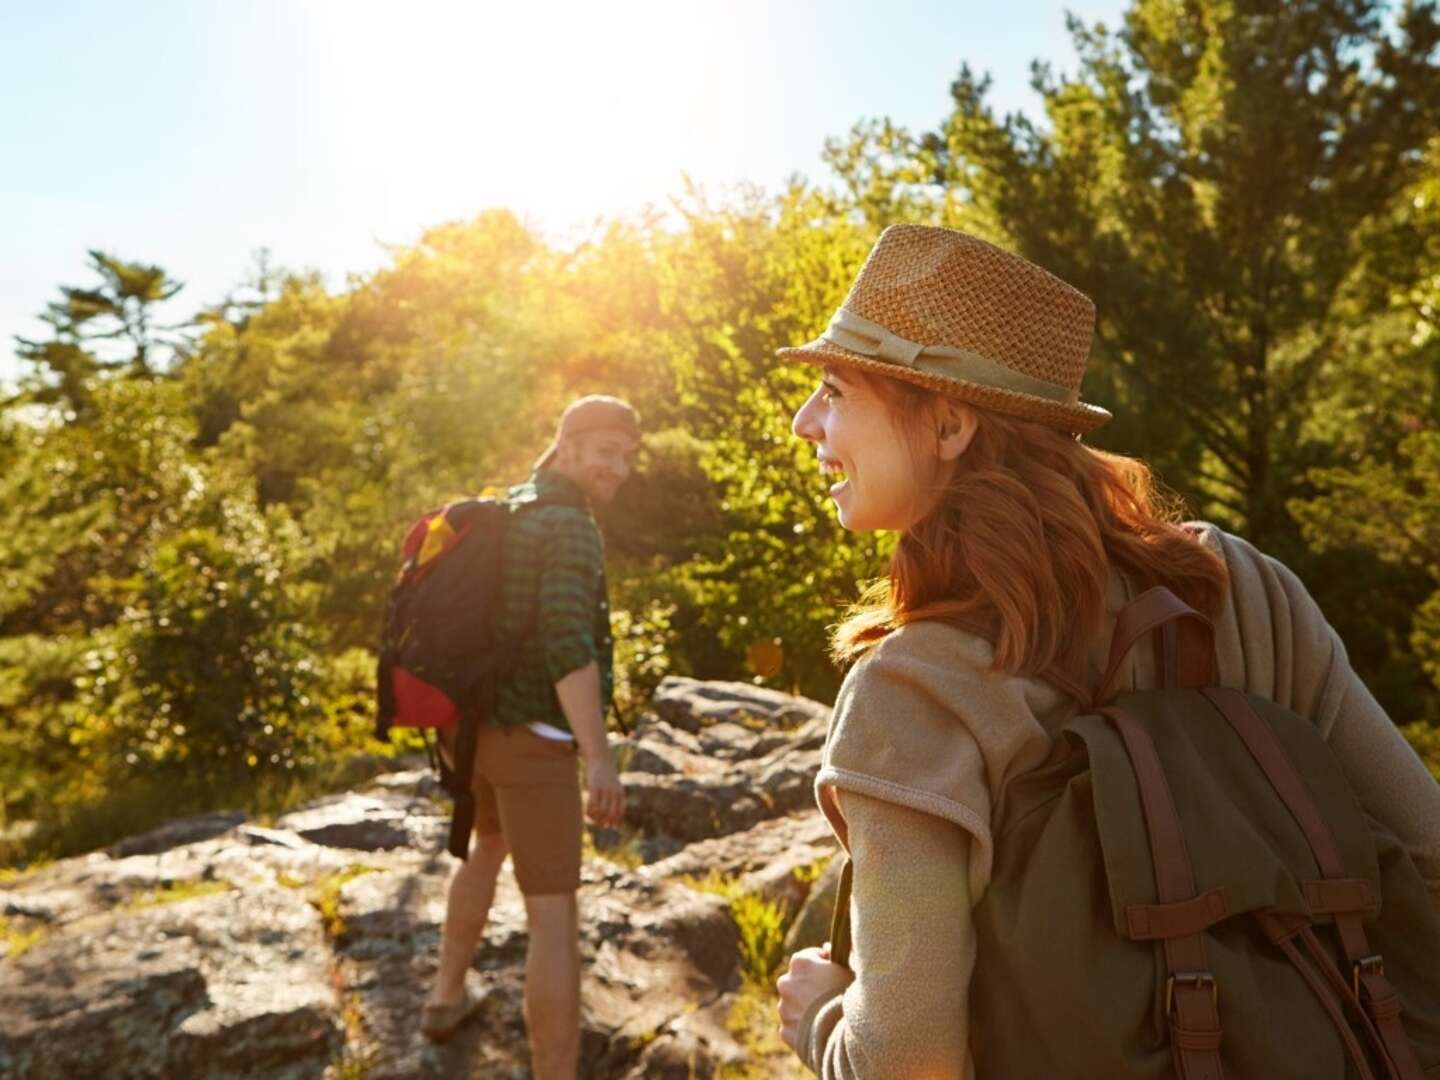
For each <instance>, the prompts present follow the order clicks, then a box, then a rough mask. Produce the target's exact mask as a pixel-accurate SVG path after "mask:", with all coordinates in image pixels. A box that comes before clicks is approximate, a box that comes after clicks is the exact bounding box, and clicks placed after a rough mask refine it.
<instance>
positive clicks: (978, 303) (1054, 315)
mask: <svg viewBox="0 0 1440 1080" xmlns="http://www.w3.org/2000/svg"><path fill="white" fill-rule="evenodd" d="M1094 326H1095V305H1094V304H1092V303H1091V302H1090V299H1089V298H1088V297H1086V296H1085V295H1083V294H1082V293H1080V292H1078V291H1077V290H1075V289H1073V288H1071V287H1070V286H1069V285H1067V284H1065V282H1063V281H1061V280H1060V279H1059V278H1057V277H1055V276H1054V275H1053V274H1050V273H1047V272H1046V271H1044V270H1042V269H1040V267H1038V266H1036V265H1035V264H1034V263H1031V262H1027V261H1026V260H1024V259H1022V258H1021V257H1020V256H1018V255H1014V254H1012V253H1010V252H1008V251H1004V250H1002V249H1001V248H998V247H996V246H995V245H994V244H987V243H986V242H985V241H984V240H980V239H978V238H976V237H974V236H970V235H968V234H966V233H962V232H957V231H955V230H954V229H941V228H936V227H933V226H927V225H892V226H890V227H889V228H888V229H886V230H885V231H884V232H883V233H881V234H880V239H879V240H877V241H876V242H875V246H874V247H873V248H872V249H871V250H870V257H869V258H867V259H866V260H865V265H864V266H863V267H862V268H861V269H860V276H859V277H857V278H856V279H855V284H854V285H853V286H852V287H851V289H850V295H849V296H847V297H846V298H845V303H844V304H843V305H842V306H841V308H840V310H839V311H837V312H836V313H835V317H834V318H833V319H831V320H830V325H829V326H828V327H827V328H826V329H825V332H824V333H823V334H821V335H820V336H819V337H818V338H816V339H815V340H814V341H811V342H809V343H807V344H805V345H801V346H798V347H796V348H788V349H780V350H779V351H778V353H777V355H778V356H780V357H781V358H782V359H786V360H803V361H805V362H807V363H811V364H842V365H846V366H849V367H855V368H861V369H863V370H865V371H871V372H875V373H877V374H880V375H888V376H890V377H891V378H895V379H904V380H905V381H906V382H912V383H918V384H919V385H920V386H925V387H929V388H930V389H932V390H937V391H939V392H940V393H942V394H946V395H948V396H950V397H954V398H959V399H960V400H962V401H967V402H970V403H971V404H974V405H979V406H980V407H982V408H986V409H993V410H994V411H995V412H1000V413H1006V414H1007V415H1010V416H1018V417H1021V418H1023V419H1026V420H1035V421H1038V422H1039V423H1042V424H1045V425H1048V426H1049V427H1054V428H1059V429H1061V430H1063V431H1069V432H1075V433H1081V432H1086V431H1091V430H1093V429H1095V428H1097V427H1099V426H1100V425H1101V424H1103V423H1105V422H1106V421H1107V420H1109V419H1110V413H1109V412H1107V411H1106V410H1105V409H1102V408H1100V407H1099V406H1098V405H1088V404H1086V403H1085V402H1083V401H1081V400H1080V380H1081V379H1082V378H1083V377H1084V375H1085V362H1086V360H1087V358H1088V357H1089V355H1090V338H1091V335H1092V333H1093V331H1094Z"/></svg>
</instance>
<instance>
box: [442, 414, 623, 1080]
mask: <svg viewBox="0 0 1440 1080" xmlns="http://www.w3.org/2000/svg"><path fill="white" fill-rule="evenodd" d="M639 444H640V425H639V421H638V418H637V417H636V414H635V411H634V409H632V408H631V407H630V406H629V405H628V404H626V403H625V402H623V401H620V400H619V399H617V398H613V397H601V396H592V397H584V398H581V399H580V400H578V401H576V402H574V403H573V404H571V405H570V407H569V408H567V409H566V410H565V412H564V414H563V415H562V416H561V418H560V425H559V429H558V431H557V432H556V435H555V439H554V441H553V442H552V443H551V445H550V447H549V449H547V450H546V452H545V453H544V454H543V455H542V456H541V457H540V459H539V460H538V461H537V462H536V464H535V471H534V473H533V474H532V475H531V477H530V480H529V481H528V482H527V483H525V484H522V485H520V486H518V487H516V488H513V489H512V490H511V492H510V499H511V501H512V503H514V504H516V506H517V510H516V513H515V517H514V519H513V521H512V523H511V526H510V530H509V535H508V537H507V539H506V547H505V554H504V560H503V563H502V570H503V578H502V582H501V588H500V601H499V606H498V608H497V610H496V618H497V620H498V623H497V630H498V631H499V635H500V640H522V639H523V644H522V646H521V649H520V658H519V662H518V664H517V665H516V667H515V669H514V671H513V673H512V674H511V675H509V676H508V677H507V678H506V680H505V681H504V682H503V683H502V684H501V685H500V687H499V689H498V692H497V695H496V707H495V715H494V717H493V718H492V719H493V722H492V723H490V724H482V725H481V729H480V734H479V739H478V743H477V749H476V755H475V778H474V781H473V790H474V792H475V801H476V820H475V832H476V841H475V844H474V846H473V850H472V852H471V854H470V858H469V859H468V860H466V861H464V862H462V863H461V864H460V865H459V866H458V867H457V868H456V870H455V875H454V877H453V878H452V879H451V882H450V893H449V900H448V906H447V910H446V916H445V928H444V933H443V937H442V940H441V948H440V968H439V972H438V974H437V977H436V984H435V988H434V990H433V991H432V993H431V995H430V999H429V1001H428V1002H427V1003H426V1005H425V1010H424V1017H423V1022H422V1026H423V1028H424V1030H425V1033H426V1034H427V1035H428V1036H430V1037H431V1038H432V1039H436V1040H440V1041H443V1040H444V1039H446V1038H448V1037H449V1036H450V1034H451V1033H452V1032H453V1031H454V1030H455V1028H456V1027H458V1026H459V1025H460V1023H461V1022H462V1021H463V1020H464V1019H465V1017H466V1016H467V1015H468V1013H469V1012H470V1011H471V1008H472V1007H473V1005H474V1001H473V999H472V998H471V996H470V995H469V994H468V993H467V991H466V989H465V973H466V971H467V970H468V969H469V967H470V963H471V961H472V959H473V957H474V952H475V947H476V946H477V944H478V943H479V941H480V937H481V934H482V933H483V931H484V929H485V921H486V918H487V917H488V915H489V910H490V904H491V901H492V900H493V898H494V895H495V880H496V876H497V874H498V873H499V870H500V865H501V863H502V862H504V860H505V857H506V855H507V854H508V855H510V856H511V858H512V860H513V863H514V868H515V877H516V880H517V882H518V883H519V886H520V891H521V893H522V894H523V895H524V898H525V913H526V917H527V920H528V922H529V928H530V944H529V952H528V954H527V956H526V961H525V1024H526V1027H527V1029H528V1031H529V1035H530V1047H531V1054H532V1058H533V1069H534V1075H535V1076H536V1078H537V1080H549V1078H551V1077H554V1078H560V1077H563V1078H564V1080H574V1078H575V1074H576V1070H577V1067H578V1058H579V1048H580V944H579V920H578V916H577V911H576V904H575V892H576V890H577V889H578V888H579V885H580V830H581V827H582V823H581V812H580V792H579V789H578V784H577V778H576V775H577V769H576V764H575V755H576V752H577V750H578V752H579V754H580V756H581V757H582V758H583V759H584V762H585V787H586V807H585V812H586V816H588V817H589V819H590V820H591V821H593V822H595V823H596V824H597V825H617V824H619V822H620V820H621V818H622V816H623V814H624V809H625V792H624V789H623V788H622V787H621V785H620V777H619V774H618V773H617V772H616V770H615V764H614V762H613V760H612V759H611V756H610V749H609V745H608V743H607V741H606V736H605V713H606V711H607V709H608V706H609V702H610V695H611V687H612V669H611V658H612V646H611V639H610V626H609V621H610V610H609V605H608V603H607V599H606V593H605V574H604V563H603V559H602V549H601V541H600V531H599V529H598V528H597V527H596V524H595V519H594V517H593V516H592V515H591V507H594V506H598V505H603V504H604V503H607V502H609V501H610V499H611V498H612V497H613V496H614V495H615V491H616V489H618V488H619V487H620V485H621V484H622V483H623V482H624V481H625V478H626V477H627V476H628V475H629V473H630V466H631V462H632V460H633V458H634V454H635V450H636V448H637V447H638V446H639ZM525 503H535V504H536V505H534V506H531V507H529V508H526V507H525V506H524V505H523V504H525ZM527 635H528V636H527Z"/></svg>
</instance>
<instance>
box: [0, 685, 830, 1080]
mask: <svg viewBox="0 0 1440 1080" xmlns="http://www.w3.org/2000/svg"><path fill="white" fill-rule="evenodd" d="M827 719H828V711H827V710H826V709H825V707H824V706H822V705H819V704H817V703H815V702H811V701H806V700H803V699H799V698H793V697H788V696H786V695H783V694H778V693H775V692H773V691H767V690H760V689H757V688H755V687H753V686H748V685H746V684H738V683H701V682H696V681H694V680H689V679H667V680H666V681H665V683H664V684H662V686H661V688H660V690H659V691H658V692H657V694H656V697H655V700H654V711H653V713H652V714H650V715H647V716H646V717H645V719H644V720H643V722H642V723H641V724H640V725H639V727H638V728H637V731H636V733H635V735H634V736H633V737H632V738H631V739H630V740H629V743H628V744H627V746H626V747H625V748H624V750H623V751H622V763H623V764H624V767H625V770H626V771H625V774H624V780H625V784H626V787H627V790H628V792H629V805H628V810H627V816H626V824H625V827H624V828H623V829H621V830H618V831H615V830H605V831H598V832H597V833H596V834H595V835H594V836H593V837H592V843H591V848H592V850H591V851H589V852H588V853H587V858H586V862H585V866H584V872H583V884H582V887H581V892H580V908H581V920H582V928H581V938H582V945H581V947H582V951H583V953H584V960H585V966H584V985H583V988H582V995H583V1000H584V1016H583V1021H582V1022H583V1049H582V1070H581V1073H582V1075H583V1076H586V1077H599V1078H608V1077H627V1078H628V1077H676V1078H684V1077H692V1076H693V1077H719V1076H735V1077H739V1076H753V1077H762V1076H784V1075H793V1074H794V1065H793V1064H792V1063H791V1062H790V1061H787V1060H786V1059H785V1058H784V1057H783V1055H782V1056H775V1057H765V1056H764V1055H765V1053H766V1052H767V1051H768V1052H774V1051H775V1050H776V1046H775V1043H774V1040H773V1038H770V1039H769V1043H768V1046H767V1045H766V1044H765V1040H764V1039H763V1038H758V1037H757V1035H756V1032H757V1031H763V1030H767V1029H768V1026H769V1024H770V1023H771V1021H770V1020H769V1019H768V1017H766V1016H764V1015H763V1010H757V1006H756V1001H757V1000H759V1001H761V1003H762V1005H763V995H761V994H759V993H757V991H755V990H754V989H753V988H751V989H746V985H747V984H746V980H745V974H746V972H747V971H753V969H754V968H755V967H756V966H757V963H758V962H757V960H756V957H757V955H758V956H763V955H765V954H767V952H769V953H773V952H775V950H774V947H773V946H774V938H773V935H774V934H775V933H776V932H777V931H776V926H775V922H776V920H782V925H781V926H780V929H781V930H783V929H784V926H785V925H789V928H790V929H789V932H790V935H791V939H790V940H789V941H787V942H786V946H787V949H793V948H795V947H799V945H801V944H808V943H812V942H816V941H818V940H819V939H820V938H822V937H823V936H824V935H825V931H826V929H827V925H828V903H829V901H828V897H827V896H826V895H823V894H825V893H826V891H827V889H828V888H829V887H830V883H831V881H832V879H833V877H834V874H833V872H830V873H822V870H823V868H824V867H825V866H826V864H827V863H828V862H829V861H830V857H831V855H832V854H833V852H834V841H833V840H832V838H831V837H830V834H829V831H828V829H827V828H826V827H825V824H824V822H823V820H822V819H821V818H820V816H819V814H818V812H817V811H815V810H814V808H813V801H812V797H811V794H810V790H811V782H812V780H813V778H814V775H815V770H816V768H817V765H818V759H819V749H820V745H821V742H822V739H823V736H824V730H825V724H826V722H827ZM447 814H448V808H447V807H446V806H445V805H444V804H443V802H442V801H437V792H436V788H435V785H434V782H433V780H432V778H431V777H430V775H429V773H428V771H426V770H424V769H413V770H409V771H404V772H396V773H391V774H389V775H386V776H382V777H380V778H378V779H377V780H376V781H374V782H373V783H372V784H370V785H368V786H367V787H365V788H364V789H363V790H357V791H351V792H345V793H342V794H337V795H334V796H330V797H327V798H324V799H320V800H317V801H316V802H314V803H311V804H309V805H307V806H305V807H302V808H300V809H298V810H296V811H295V812H293V813H290V814H287V815H285V816H283V817H280V818H279V819H277V820H275V821H272V822H268V823H265V824H261V823H258V822H254V821H247V820H246V819H245V817H244V815H242V814H238V813H232V814H225V813H219V814H210V815H205V816H203V817H198V818H187V819H184V820H180V821H175V822H172V823H171V824H169V825H167V826H166V827H164V828H162V829H159V830H156V831H154V832H151V833H147V834H145V835H143V836H136V837H132V838H130V839H128V840H126V841H124V842H122V843H120V844H117V845H115V846H114V847H113V848H111V849H109V850H107V851H104V852H95V853H92V854H89V855H84V856H79V857H76V858H72V859H66V860H64V861H61V862H57V863H54V864H52V865H50V866H47V867H44V868H42V869H39V870H36V871H33V872H30V873H27V874H24V875H21V876H19V877H17V878H15V879H13V880H11V881H9V882H8V883H6V884H5V885H4V886H3V887H0V916H3V920H0V928H3V930H4V933H3V934H0V957H3V959H0V1076H6V1077H9V1076H16V1077H22V1076H23V1077H27V1078H35V1080H42V1078H50V1077H56V1078H65V1080H72V1078H75V1077H102V1076H104V1077H110V1076H115V1077H201V1076H203V1077H240V1076H265V1077H281V1078H286V1077H294V1078H300V1077H328V1078H352V1077H376V1078H379V1077H428V1076H433V1077H495V1078H505V1077H524V1076H526V1075H528V1067H527V1060H528V1054H527V1051H526V1048H525V1038H524V1028H523V1022H522V1019H521V1006H520V1001H521V985H522V969H523V960H524V954H525V943H526V930H525V918H524V909H523V905H522V903H521V898H520V894H519V892H518V891H517V890H516V887H515V883H514V879H513V877H512V876H511V875H510V872H509V868H508V866H507V868H506V869H505V870H504V871H503V872H502V874H501V879H500V885H499V890H498V893H497V896H496V901H495V907H494V909H493V911H492V916H491V921H490V924H489V927H488V929H487V931H486V935H485V942H484V945H483V946H482V948H481V949H480V950H479V952H478V954H477V957H476V961H475V965H474V967H475V970H474V971H473V972H472V973H471V976H470V978H471V981H472V987H473V989H474V990H475V991H476V992H477V993H478V994H479V995H480V996H481V997H482V999H483V1000H482V1003H481V1006H480V1008H479V1009H478V1010H477V1013H476V1015H475V1017H474V1018H473V1019H472V1020H471V1021H470V1022H469V1023H467V1024H466V1025H465V1026H464V1027H463V1028H462V1029H461V1030H460V1032H459V1033H457V1035H456V1037H455V1038H454V1039H453V1040H452V1041H451V1042H449V1043H448V1044H446V1045H445V1046H443V1047H437V1046H433V1045H431V1044H429V1043H428V1042H426V1040H425V1039H424V1038H423V1037H421V1036H420V1034H419V1032H418V1030H417V1019H418V1007H419V1003H420V1001H421V999H422V998H423V997H424V994H425V992H426V989H427V987H428V984H429V981H430V979H431V976H432V974H433V972H434V968H435V957H436V950H437V944H438V941H439V933H440V924H441V921H442V919H443V915H444V896H445V886H446V882H447V879H448V874H449V871H450V868H451V865H452V860H451V859H450V857H449V856H448V855H446V854H444V853H443V850H442V849H443V845H444V836H445V829H446V826H447V822H448V818H447ZM742 901H743V902H742ZM767 935H768V936H767Z"/></svg>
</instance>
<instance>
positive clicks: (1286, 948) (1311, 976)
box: [1255, 912, 1375, 1080]
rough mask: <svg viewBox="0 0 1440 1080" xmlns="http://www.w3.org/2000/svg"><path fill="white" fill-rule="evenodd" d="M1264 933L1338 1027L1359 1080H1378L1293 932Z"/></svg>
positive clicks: (1261, 916)
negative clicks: (1297, 944)
mask: <svg viewBox="0 0 1440 1080" xmlns="http://www.w3.org/2000/svg"><path fill="white" fill-rule="evenodd" d="M1255 917H1256V918H1257V919H1259V920H1260V922H1261V924H1262V925H1264V924H1265V923H1266V922H1267V917H1266V915H1265V914H1264V913H1263V912H1259V913H1257V914H1256V916H1255ZM1265 930H1266V932H1267V934H1269V936H1270V940H1271V941H1273V942H1275V944H1276V945H1278V946H1279V947H1280V951H1281V952H1283V953H1284V954H1285V957H1286V959H1288V960H1289V961H1290V963H1291V964H1292V965H1294V968H1295V970H1296V971H1297V972H1299V973H1300V977H1301V978H1302V979H1304V980H1305V984H1306V985H1307V986H1309V987H1310V990H1311V991H1312V992H1313V993H1314V994H1315V997H1316V998H1317V999H1318V1000H1319V1002H1320V1007H1321V1008H1323V1009H1324V1010H1325V1013H1326V1015H1327V1016H1329V1017H1330V1023H1331V1025H1332V1026H1333V1027H1334V1028H1335V1033H1336V1034H1337V1035H1339V1036H1340V1041H1341V1042H1342V1043H1344V1044H1345V1053H1346V1055H1347V1056H1348V1057H1349V1058H1350V1061H1351V1063H1352V1064H1353V1065H1354V1066H1355V1071H1356V1072H1358V1073H1359V1074H1360V1080H1375V1073H1374V1072H1373V1071H1372V1070H1371V1068H1370V1062H1369V1061H1367V1060H1366V1058H1365V1051H1364V1049H1362V1048H1361V1046H1360V1042H1359V1040H1358V1039H1356V1038H1355V1032H1353V1031H1351V1030H1350V1023H1349V1021H1347V1020H1346V1019H1345V1012H1344V1010H1343V1009H1342V1007H1341V1005H1340V1002H1338V1001H1336V1000H1335V995H1334V994H1333V993H1332V992H1331V991H1330V990H1329V989H1328V988H1327V987H1326V986H1325V983H1324V981H1323V980H1322V979H1321V977H1320V976H1319V975H1317V974H1316V973H1315V970H1314V968H1312V967H1311V966H1310V965H1309V964H1308V963H1306V962H1305V958H1304V957H1303V956H1302V955H1301V953H1300V950H1299V949H1297V948H1296V947H1295V938H1294V936H1293V933H1287V932H1285V931H1284V930H1283V929H1281V928H1278V927H1276V926H1272V925H1267V926H1265Z"/></svg>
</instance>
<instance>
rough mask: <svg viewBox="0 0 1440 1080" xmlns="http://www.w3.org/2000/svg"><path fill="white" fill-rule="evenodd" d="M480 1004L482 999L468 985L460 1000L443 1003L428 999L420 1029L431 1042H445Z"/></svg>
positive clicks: (423, 1010)
mask: <svg viewBox="0 0 1440 1080" xmlns="http://www.w3.org/2000/svg"><path fill="white" fill-rule="evenodd" d="M479 1004H480V999H479V998H478V997H476V996H475V995H474V994H472V993H470V988H469V987H468V986H467V987H466V988H465V990H464V992H463V993H462V994H461V995H460V1000H459V1001H451V1002H447V1003H445V1004H443V1005H436V1004H434V1003H433V1002H428V1001H427V1002H426V1003H425V1008H424V1009H422V1010H421V1012H420V1030H421V1031H423V1032H424V1033H425V1037H426V1038H427V1039H429V1040H430V1041H431V1042H437V1043H443V1042H445V1041H447V1040H448V1039H449V1038H450V1036H451V1035H454V1034H455V1031H456V1029H457V1028H459V1026H460V1025H461V1024H463V1023H464V1022H465V1021H466V1020H468V1019H469V1018H470V1015H471V1013H473V1012H474V1011H475V1007H476V1006H477V1005H479Z"/></svg>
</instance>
